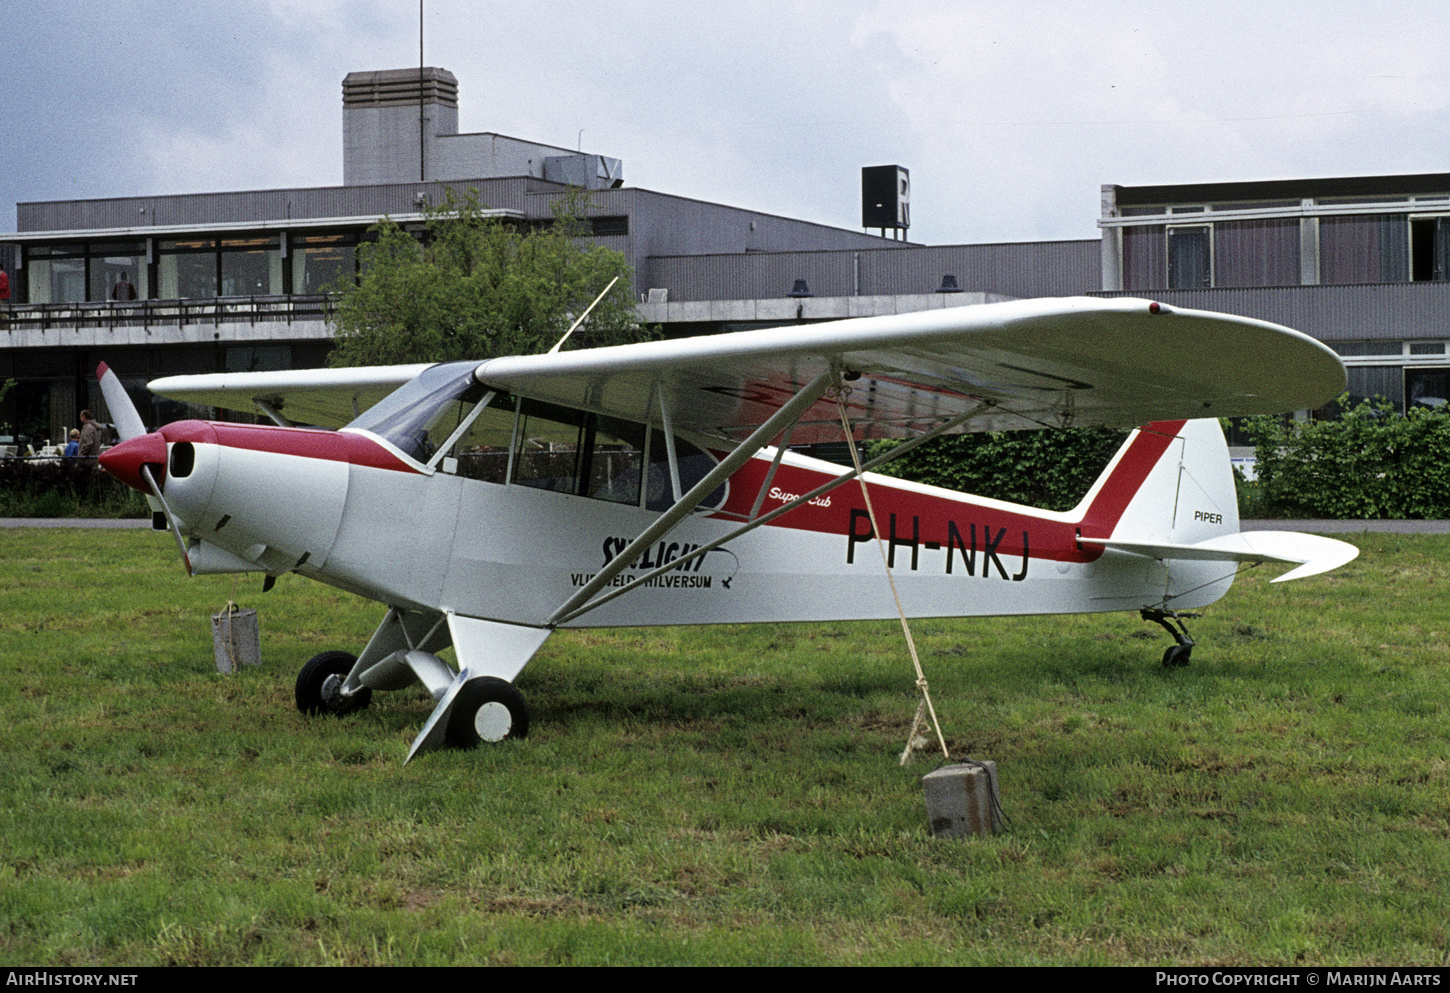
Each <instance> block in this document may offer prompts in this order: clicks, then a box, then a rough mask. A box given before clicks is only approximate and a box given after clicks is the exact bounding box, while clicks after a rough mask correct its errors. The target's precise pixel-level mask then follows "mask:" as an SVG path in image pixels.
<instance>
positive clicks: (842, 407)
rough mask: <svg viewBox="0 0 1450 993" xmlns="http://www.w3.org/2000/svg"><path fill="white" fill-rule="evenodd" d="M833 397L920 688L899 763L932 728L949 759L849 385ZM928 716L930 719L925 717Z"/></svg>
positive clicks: (924, 742)
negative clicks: (860, 447)
mask: <svg viewBox="0 0 1450 993" xmlns="http://www.w3.org/2000/svg"><path fill="white" fill-rule="evenodd" d="M832 392H834V394H835V397H836V407H837V409H838V410H839V411H840V412H841V430H842V431H844V432H845V434H846V445H847V446H848V447H849V448H850V449H851V462H852V463H853V464H854V465H855V467H856V480H857V482H859V483H860V484H861V496H862V498H863V499H864V500H865V501H866V514H867V515H868V516H869V517H870V519H871V533H872V534H873V535H875V536H876V550H877V551H878V552H880V553H881V564H882V565H883V566H885V568H886V581H887V582H888V583H890V584H891V596H892V598H893V599H895V600H896V614H897V616H898V617H900V618H901V631H902V633H903V634H905V635H906V647H907V650H908V651H910V652H911V664H912V666H913V667H915V669H916V688H917V689H918V690H920V691H921V701H920V702H919V703H917V705H916V717H915V718H913V720H912V722H911V731H910V733H908V734H907V736H906V747H905V748H904V749H902V750H901V764H902V765H906V763H907V762H909V761H911V753H912V752H913V751H915V750H916V749H917V748H920V747H922V746H924V745H929V744H930V743H931V741H930V739H929V738H927V736H926V734H925V732H928V731H935V732H936V740H937V742H938V743H939V744H940V745H941V753H942V755H943V756H945V757H946V759H947V760H948V761H950V760H951V753H950V752H949V751H947V743H946V739H944V738H943V737H942V733H941V726H940V722H939V721H938V720H937V718H936V707H935V706H934V705H933V704H932V702H931V690H930V689H929V688H928V686H927V682H926V674H925V673H923V672H922V671H921V659H920V658H919V657H918V656H917V654H916V641H915V639H913V638H912V637H911V625H910V624H908V623H907V621H906V610H905V608H903V607H902V606H901V594H900V593H898V592H897V590H896V579H895V578H894V577H893V576H892V574H891V561H890V559H888V558H887V556H886V545H885V543H884V542H882V540H881V528H879V527H877V525H876V510H875V508H874V507H872V506H871V492H870V490H868V489H867V488H866V476H865V474H864V473H863V472H862V471H861V455H860V453H859V452H857V451H856V439H855V437H854V436H853V435H852V434H851V420H850V418H849V417H848V416H847V414H846V397H847V396H849V395H850V393H851V387H849V386H847V385H846V384H845V383H839V384H837V385H836V387H835V388H834V390H833V391H832ZM928 716H930V718H931V721H930V723H928V722H927V717H928Z"/></svg>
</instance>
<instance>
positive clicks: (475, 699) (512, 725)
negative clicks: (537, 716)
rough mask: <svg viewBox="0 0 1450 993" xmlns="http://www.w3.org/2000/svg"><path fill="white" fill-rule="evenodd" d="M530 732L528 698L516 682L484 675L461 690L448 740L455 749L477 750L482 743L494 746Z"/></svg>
mask: <svg viewBox="0 0 1450 993" xmlns="http://www.w3.org/2000/svg"><path fill="white" fill-rule="evenodd" d="M528 733H529V708H528V707H527V706H526V705H525V704H524V695H523V694H522V693H520V692H519V691H518V690H516V689H514V687H513V684H512V683H506V682H504V681H503V680H502V679H498V678H496V677H494V676H482V677H480V678H478V679H471V680H469V681H468V682H467V683H465V684H464V686H463V689H461V690H459V691H458V699H457V700H456V701H454V704H453V711H452V713H451V714H450V715H449V717H448V730H447V732H446V733H445V734H444V740H445V741H447V742H448V744H449V745H450V746H451V747H453V748H476V747H478V745H479V743H480V742H485V741H486V742H488V743H489V744H493V743H495V742H499V741H503V740H504V739H506V738H522V737H524V736H525V735H527V734H528Z"/></svg>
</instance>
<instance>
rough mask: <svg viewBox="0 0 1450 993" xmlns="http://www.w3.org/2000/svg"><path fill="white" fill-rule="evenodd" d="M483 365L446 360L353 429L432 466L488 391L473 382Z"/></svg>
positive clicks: (375, 408)
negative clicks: (368, 433) (374, 437)
mask: <svg viewBox="0 0 1450 993" xmlns="http://www.w3.org/2000/svg"><path fill="white" fill-rule="evenodd" d="M477 367H478V363H477V362H446V363H444V364H442V365H435V366H433V367H432V368H430V369H425V370H424V371H423V372H422V373H421V374H420V375H419V376H418V378H417V379H415V380H413V381H412V382H411V383H409V384H408V385H406V386H403V387H400V388H399V389H398V390H397V391H396V392H394V393H391V394H389V395H388V396H387V397H386V398H384V399H383V400H382V401H381V402H380V403H378V404H375V405H374V406H372V407H370V408H369V409H368V410H366V411H364V412H363V414H362V416H360V417H358V418H357V419H356V420H354V421H353V422H352V423H351V424H349V425H348V427H350V428H360V429H361V430H364V431H370V432H372V433H373V434H375V435H377V436H378V437H379V438H385V439H387V440H388V441H389V442H391V443H392V444H394V445H396V446H397V447H398V449H399V450H400V451H402V452H404V453H406V454H407V455H410V456H412V457H413V458H415V459H417V460H418V461H419V462H424V463H426V462H427V461H428V460H429V459H430V458H432V457H433V453H434V452H435V451H436V450H437V448H438V446H439V445H441V444H442V443H443V442H444V441H446V440H448V436H449V435H450V434H451V433H452V432H453V430H454V428H456V427H458V425H459V423H460V422H461V421H462V419H463V417H464V415H466V414H467V413H468V411H469V410H471V409H472V408H473V405H474V404H475V403H477V402H478V401H479V400H480V399H482V398H483V395H484V394H485V393H486V392H487V390H486V389H485V387H484V386H483V385H482V384H480V383H479V382H478V381H477V380H475V379H474V378H473V370H474V369H475V368H477Z"/></svg>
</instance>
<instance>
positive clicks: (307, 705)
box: [297, 652, 373, 717]
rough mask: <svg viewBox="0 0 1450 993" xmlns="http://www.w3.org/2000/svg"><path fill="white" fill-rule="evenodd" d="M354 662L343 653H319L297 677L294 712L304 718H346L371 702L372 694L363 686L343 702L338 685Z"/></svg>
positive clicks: (349, 656)
mask: <svg viewBox="0 0 1450 993" xmlns="http://www.w3.org/2000/svg"><path fill="white" fill-rule="evenodd" d="M356 662H357V656H356V655H349V654H348V653H347V652H323V653H321V654H320V655H314V656H312V658H310V659H308V660H307V664H306V665H304V666H303V667H302V671H301V672H299V673H298V674H297V709H298V710H300V711H302V712H303V713H304V714H336V715H338V716H339V717H341V716H342V715H343V714H350V713H352V712H353V711H354V710H361V709H363V708H364V707H366V706H367V705H368V704H369V703H371V702H372V699H373V691H372V690H371V689H370V688H368V687H366V686H364V687H363V688H362V689H361V690H359V691H358V692H356V693H354V694H353V695H352V696H350V697H347V698H343V696H342V695H341V694H342V682H343V680H344V679H346V678H347V674H348V673H349V672H351V671H352V667H353V665H354V664H355V663H356Z"/></svg>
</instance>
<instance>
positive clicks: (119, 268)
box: [89, 241, 150, 302]
mask: <svg viewBox="0 0 1450 993" xmlns="http://www.w3.org/2000/svg"><path fill="white" fill-rule="evenodd" d="M149 282H150V280H149V279H147V278H146V243H145V242H144V241H117V242H104V241H100V242H94V243H92V244H91V246H90V294H89V296H90V299H92V300H115V301H119V302H125V301H128V300H145V299H146V296H147V289H148V285H147V284H148V283H149Z"/></svg>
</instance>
